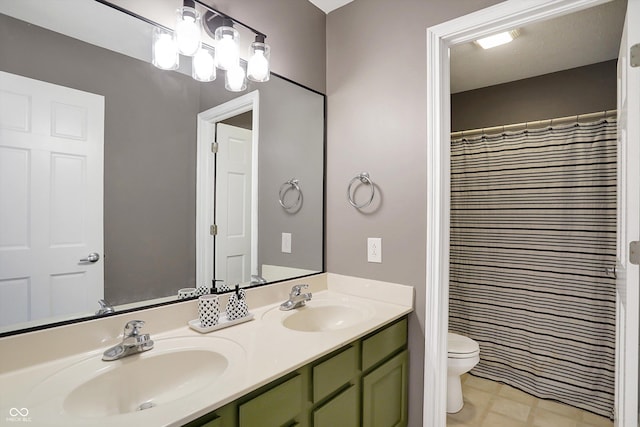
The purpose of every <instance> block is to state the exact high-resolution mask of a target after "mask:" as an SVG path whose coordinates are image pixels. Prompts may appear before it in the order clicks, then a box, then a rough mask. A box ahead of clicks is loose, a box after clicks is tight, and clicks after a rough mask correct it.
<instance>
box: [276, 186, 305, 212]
mask: <svg viewBox="0 0 640 427" xmlns="http://www.w3.org/2000/svg"><path fill="white" fill-rule="evenodd" d="M299 182H300V181H298V180H297V179H295V178H292V179H290V180H289V181H287V182H285V183H284V184H282V185H281V186H280V191H279V192H278V195H279V196H280V198H279V199H278V202H280V206H282V207H283V208H285V209H293V208H295V207H296V206H298V205H299V204H300V200H301V199H302V191H300V186H299V185H298V183H299ZM293 190H295V191H297V192H298V198H297V199H296V200H295V201H294V202H293V203H292V204H290V205H286V204H285V203H284V197H285V196H286V195H287V193H288V192H289V191H293Z"/></svg>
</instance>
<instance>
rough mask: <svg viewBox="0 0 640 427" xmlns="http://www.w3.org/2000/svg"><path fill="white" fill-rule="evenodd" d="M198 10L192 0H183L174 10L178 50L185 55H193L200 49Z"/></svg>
mask: <svg viewBox="0 0 640 427" xmlns="http://www.w3.org/2000/svg"><path fill="white" fill-rule="evenodd" d="M201 27H202V26H201V24H200V12H198V11H197V10H196V3H195V1H193V0H184V2H183V6H182V7H181V8H178V10H176V31H175V36H176V42H177V43H178V51H179V52H180V53H181V54H182V55H185V56H193V55H195V54H196V52H198V49H200V43H201V41H200V28H201Z"/></svg>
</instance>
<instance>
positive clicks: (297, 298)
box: [280, 285, 313, 311]
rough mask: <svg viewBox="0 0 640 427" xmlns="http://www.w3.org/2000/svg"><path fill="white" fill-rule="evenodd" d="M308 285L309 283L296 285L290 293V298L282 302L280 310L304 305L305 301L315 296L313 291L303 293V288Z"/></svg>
mask: <svg viewBox="0 0 640 427" xmlns="http://www.w3.org/2000/svg"><path fill="white" fill-rule="evenodd" d="M308 287H309V285H294V286H293V287H292V288H291V292H290V293H289V299H288V300H286V301H285V302H283V303H282V304H280V310H282V311H288V310H293V309H294V308H299V307H302V306H303V305H304V303H305V302H307V301H311V297H312V296H313V295H312V294H311V292H307V293H305V294H303V293H302V289H306V288H308Z"/></svg>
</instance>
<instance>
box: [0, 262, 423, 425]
mask: <svg viewBox="0 0 640 427" xmlns="http://www.w3.org/2000/svg"><path fill="white" fill-rule="evenodd" d="M299 283H309V284H310V289H309V290H310V291H311V292H313V299H312V301H311V302H309V307H311V308H313V307H321V306H323V305H331V306H334V307H335V306H341V307H353V309H354V310H355V311H358V312H359V313H360V312H362V313H366V317H365V318H364V320H359V321H358V322H356V323H354V324H353V325H351V326H347V327H343V328H338V329H331V330H326V331H318V332H316V331H312V332H309V331H299V330H294V329H291V328H288V327H285V326H284V325H283V322H284V320H285V319H286V318H287V317H289V316H294V315H296V314H297V313H298V311H299V310H292V311H286V312H285V311H280V310H279V305H280V303H281V302H282V301H284V300H286V299H287V295H288V292H289V290H290V289H291V286H292V285H294V284H299ZM247 300H248V303H249V308H250V312H251V313H253V314H254V316H255V317H254V319H253V320H251V321H248V322H246V323H241V324H238V325H234V326H232V327H229V328H226V329H220V330H217V331H214V332H210V333H208V334H201V333H199V332H196V331H194V330H192V329H191V328H189V327H188V326H187V324H186V321H184V317H185V316H186V317H189V316H192V317H193V318H196V317H197V314H196V313H197V302H196V301H187V302H184V303H180V304H176V305H181V306H183V307H181V308H179V309H180V310H182V311H181V312H180V315H178V314H176V315H175V316H174V317H177V318H179V319H176V321H177V322H178V323H177V324H174V325H173V326H175V327H173V328H171V327H170V326H168V327H166V328H165V329H164V330H156V331H154V329H153V328H152V327H151V326H152V325H153V322H154V319H156V317H165V318H166V317H167V316H170V310H172V309H171V308H170V307H172V306H167V308H164V310H163V307H159V308H156V309H151V310H156V311H155V312H150V311H148V310H143V311H139V312H135V313H129V314H127V315H122V316H110V318H109V319H99V320H96V321H95V324H94V328H95V329H97V330H101V328H102V329H105V330H106V329H112V330H113V328H115V327H116V326H115V325H119V326H118V329H116V332H112V335H117V334H118V333H121V329H122V327H123V326H124V324H125V323H126V322H127V321H128V320H130V318H133V317H135V318H140V319H142V320H145V321H146V322H147V326H150V327H151V328H150V330H147V331H145V332H149V333H151V338H152V339H153V340H154V341H155V343H156V346H155V348H154V349H152V350H150V351H148V352H145V353H141V354H140V355H133V356H128V357H126V358H123V359H120V360H118V361H114V362H102V361H101V360H100V358H101V355H102V352H103V351H104V350H105V349H106V348H107V347H109V346H111V345H113V344H114V343H117V342H118V340H117V338H118V337H116V339H111V340H110V341H108V340H105V339H104V338H101V339H98V340H97V343H98V344H99V345H97V346H95V345H94V348H91V349H83V350H84V351H75V352H74V353H73V354H64V352H61V351H60V350H58V351H52V354H53V355H54V357H55V358H51V359H50V360H47V358H46V355H44V356H43V355H42V354H40V355H38V357H36V358H35V359H33V360H36V361H37V362H38V363H33V364H27V365H25V366H20V362H19V360H18V358H15V357H14V358H13V359H11V358H8V361H9V362H10V364H11V368H12V369H11V370H9V371H5V372H3V373H2V374H0V411H1V414H2V420H3V421H31V422H33V423H36V424H35V425H46V426H76V425H77V426H94V425H95V426H98V425H104V424H105V421H106V419H108V420H109V423H110V424H112V425H137V426H146V425H148V426H154V427H155V426H160V425H169V426H174V425H175V426H178V425H182V424H184V423H185V422H188V421H191V420H194V419H196V418H198V417H200V416H202V415H204V414H207V413H208V412H211V411H213V410H215V409H217V408H220V407H222V406H224V405H225V404H227V403H229V402H232V401H234V400H236V399H237V398H239V397H241V396H243V395H245V394H247V393H249V392H251V391H253V390H255V389H257V388H259V387H261V386H263V385H265V384H268V383H269V382H271V381H273V380H275V379H277V378H279V377H282V376H283V375H285V374H287V373H289V372H292V371H294V370H296V369H297V368H300V367H302V366H304V365H306V364H308V363H309V362H311V361H313V360H315V359H317V358H319V357H321V356H323V355H326V354H329V353H331V352H332V351H334V350H336V349H338V348H340V347H342V346H344V345H345V344H347V343H349V342H352V341H354V340H356V339H358V338H361V337H363V336H365V335H367V334H368V333H370V332H373V331H375V330H376V329H378V328H380V327H381V326H383V325H385V324H388V323H390V322H392V321H394V320H396V319H398V318H400V317H402V316H404V315H406V314H408V313H410V312H411V311H412V310H413V288H412V287H409V286H403V285H398V284H394V283H387V282H380V281H374V280H368V279H360V278H353V277H348V276H341V275H335V274H326V273H325V274H320V275H316V276H312V277H307V278H304V279H298V280H292V281H287V282H283V283H278V284H274V285H267V286H263V287H259V288H254V289H249V290H247ZM225 303H226V298H221V307H224V304H225ZM173 309H174V310H175V309H177V308H175V307H174V308H173ZM302 310H305V309H304V308H303V309H302ZM132 316H133V317H132ZM180 317H182V318H181V319H180ZM165 321H166V319H165ZM101 322H103V323H104V322H108V326H105V325H101ZM87 323H88V322H87ZM168 325H170V323H169V324H168ZM74 326H75V329H78V331H76V332H78V334H77V335H76V336H77V337H78V339H81V338H80V337H82V336H83V334H90V332H91V327H90V325H89V326H87V325H83V326H81V325H68V326H64V327H61V328H55V329H66V330H65V331H62V332H60V331H52V330H50V332H49V334H56V333H61V334H63V335H64V336H65V337H67V338H66V339H69V337H73V336H74ZM80 328H82V329H81V330H80ZM145 328H146V326H145ZM46 333H47V332H46V331H40V333H39V334H38V335H39V336H32V337H20V338H14V340H13V341H14V342H11V338H13V337H7V338H2V339H0V354H3V358H4V355H5V353H4V352H9V351H10V349H11V350H12V352H13V351H20V352H21V353H22V352H25V353H28V352H29V351H38V352H47V347H48V345H50V343H47V345H40V344H41V343H40V344H38V343H37V342H36V339H40V341H41V340H42V338H43V334H46ZM61 336H62V335H61ZM97 336H98V337H100V336H103V334H102V333H98V334H97ZM30 338H31V339H30ZM48 338H51V337H48ZM30 341H32V342H30ZM70 342H74V341H73V340H71V341H70ZM16 345H17V346H30V348H22V349H19V348H16V347H15V346H16ZM70 347H71V348H74V347H73V346H70ZM176 349H179V350H185V349H187V350H189V349H199V350H207V349H208V350H214V351H219V352H221V354H224V355H225V358H226V361H225V363H226V365H225V366H226V370H225V371H224V373H223V374H222V376H220V377H219V378H218V379H217V380H216V382H215V383H212V384H207V385H205V386H203V387H201V388H200V389H198V391H197V392H195V393H191V394H188V395H186V396H184V397H181V398H178V399H175V400H173V401H169V402H167V403H158V405H157V406H156V407H154V408H151V409H148V410H144V411H137V412H128V413H125V414H115V415H114V414H110V415H107V418H105V417H104V416H98V414H97V412H100V411H104V410H105V409H104V407H103V406H104V405H102V403H101V402H96V407H99V409H97V410H96V413H95V414H94V413H92V412H91V409H90V408H89V409H87V408H86V407H84V408H82V411H83V412H82V413H80V414H78V413H74V414H70V413H69V411H68V409H69V399H67V396H69V395H70V394H69V393H72V392H74V390H76V389H77V388H78V383H79V382H78V380H79V379H78V378H73V377H79V376H85V378H86V377H89V378H92V377H93V376H96V375H98V374H99V373H102V372H103V371H104V372H106V371H108V370H109V369H113V368H114V367H116V366H118V365H123V366H124V365H126V364H127V363H132V362H137V363H148V362H146V361H144V360H136V358H140V359H143V358H150V360H151V358H153V357H156V356H158V355H163V356H164V355H165V354H169V353H171V352H174V351H175V350H176ZM154 352H155V353H154ZM200 353H201V352H200ZM200 353H198V352H194V353H193V355H196V356H198V357H199V355H200ZM34 357H35V356H34ZM27 359H29V358H27ZM167 360H169V361H170V362H171V363H172V364H171V368H170V369H159V370H160V372H157V373H156V375H157V379H159V381H160V382H161V381H162V380H163V378H169V377H171V376H172V375H176V373H180V372H181V369H183V370H184V369H186V368H190V369H192V370H193V366H188V367H187V366H180V359H179V358H177V359H175V360H176V361H177V362H174V361H173V360H172V359H167ZM185 360H187V362H185V363H190V364H192V365H193V364H196V363H198V360H199V359H197V358H192V359H185ZM207 360H208V359H207ZM24 363H28V362H24ZM145 366H147V365H145ZM159 366H163V365H159ZM203 369H204V368H203ZM72 370H75V371H72ZM69 372H73V375H68V373H69ZM194 372H198V371H197V370H195V371H194ZM203 372H204V370H203ZM207 372H209V371H207ZM211 372H213V371H211ZM203 375H205V374H204V373H203ZM211 375H212V374H211ZM67 377H69V378H67ZM80 380H81V379H80ZM125 382H126V381H125ZM135 386H136V384H135V381H132V384H129V385H128V387H129V388H130V389H135ZM178 388H179V387H178ZM81 391H82V390H81ZM75 394H76V395H77V394H79V392H78V391H77V390H76V391H75ZM81 397H82V396H81ZM110 400H114V402H112V403H111V404H112V405H116V406H117V405H118V402H117V399H110ZM100 405H102V406H100ZM85 406H86V405H85ZM113 411H115V412H117V408H116V409H113ZM113 411H112V412H113ZM107 412H108V411H107ZM105 413H106V412H105ZM25 414H27V415H25Z"/></svg>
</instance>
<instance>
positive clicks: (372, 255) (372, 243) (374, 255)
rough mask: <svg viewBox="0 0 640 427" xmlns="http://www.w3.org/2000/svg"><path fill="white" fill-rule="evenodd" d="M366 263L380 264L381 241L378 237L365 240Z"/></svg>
mask: <svg viewBox="0 0 640 427" xmlns="http://www.w3.org/2000/svg"><path fill="white" fill-rule="evenodd" d="M367 261H368V262H382V239H381V238H380V237H369V238H368V239H367Z"/></svg>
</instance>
